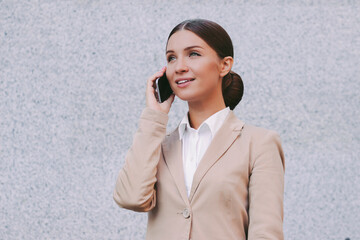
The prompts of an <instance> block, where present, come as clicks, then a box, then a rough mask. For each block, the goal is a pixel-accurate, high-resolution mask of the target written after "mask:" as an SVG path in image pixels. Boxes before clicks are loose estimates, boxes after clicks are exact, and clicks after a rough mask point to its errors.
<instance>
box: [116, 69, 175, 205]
mask: <svg viewBox="0 0 360 240" xmlns="http://www.w3.org/2000/svg"><path fill="white" fill-rule="evenodd" d="M165 69H166V68H165V67H164V68H163V69H161V70H160V71H159V72H157V73H155V74H154V75H153V76H151V77H150V78H149V79H148V81H147V88H146V105H147V107H146V108H145V109H144V110H143V112H142V114H141V117H140V121H139V127H138V130H137V132H136V133H135V136H134V139H133V143H132V146H131V148H130V150H129V151H128V153H127V155H126V158H125V165H124V167H123V168H122V169H121V170H120V172H119V175H118V177H117V180H116V185H115V189H114V193H113V198H114V200H115V202H116V203H117V204H118V205H119V206H120V207H123V208H127V209H130V210H134V211H141V212H146V211H149V210H151V209H152V208H153V207H154V206H155V204H156V191H155V188H154V186H155V183H156V173H157V165H158V163H159V160H160V157H161V142H162V141H163V139H164V137H165V134H166V124H167V121H168V112H169V110H170V106H171V104H172V102H173V101H174V96H171V97H170V98H169V99H168V100H167V101H165V102H164V103H161V104H160V103H158V102H157V101H156V98H155V95H154V88H153V85H154V81H155V79H156V78H158V77H160V76H161V75H162V74H164V72H165Z"/></svg>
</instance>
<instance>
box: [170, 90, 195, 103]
mask: <svg viewBox="0 0 360 240" xmlns="http://www.w3.org/2000/svg"><path fill="white" fill-rule="evenodd" d="M175 95H176V96H177V97H178V98H180V99H181V100H183V101H186V102H192V101H196V99H199V96H197V94H191V93H184V92H178V93H175Z"/></svg>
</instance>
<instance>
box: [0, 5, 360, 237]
mask: <svg viewBox="0 0 360 240" xmlns="http://www.w3.org/2000/svg"><path fill="white" fill-rule="evenodd" d="M195 2H196V1H181V2H180V1H160V0H158V1H155V0H154V1H132V2H130V1H115V2H114V1H105V0H104V1H100V0H99V1H90V0H78V1H75V0H74V1H42V0H38V1H36V0H29V1H11V0H8V1H7V0H0V216H1V218H0V239H143V238H144V234H145V230H146V214H141V213H133V212H130V211H126V210H123V209H120V208H118V207H117V206H116V204H115V203H114V201H113V199H112V190H113V187H114V183H115V179H116V176H117V173H118V171H119V169H120V168H121V166H122V165H123V163H124V156H125V154H126V151H127V149H128V148H129V146H130V144H131V141H132V136H133V134H134V132H135V131H136V127H137V122H138V117H139V115H140V113H141V110H142V109H143V107H144V106H145V96H144V91H145V82H146V79H147V78H148V77H149V76H150V75H152V74H153V73H154V72H156V71H157V70H159V69H160V68H161V67H162V66H163V65H164V64H165V63H166V61H165V53H164V49H165V43H166V38H167V35H168V34H169V32H170V30H171V29H172V27H174V26H175V25H176V24H177V23H179V22H180V21H182V20H185V19H187V18H197V17H201V18H207V19H210V20H214V21H216V22H218V23H219V24H220V25H222V26H223V27H224V28H225V29H226V30H227V31H228V33H229V34H230V36H231V37H232V40H233V43H234V47H235V65H234V67H233V70H234V71H236V72H238V73H239V74H240V75H241V76H242V77H243V80H244V82H245V94H244V98H243V101H242V102H241V104H240V105H239V106H238V107H237V109H236V111H235V113H236V114H237V116H239V117H240V118H241V119H243V120H244V121H245V122H247V123H251V124H255V125H259V126H262V127H266V128H270V129H274V130H276V131H278V132H279V133H280V134H281V137H282V141H283V147H284V150H285V153H286V175H285V179H286V183H285V220H284V231H285V237H286V239H345V238H350V239H352V240H355V239H360V224H359V222H360V196H359V192H360V184H359V182H360V179H359V169H360V168H359V167H360V162H359V160H360V159H359V156H360V148H359V145H360V144H359V143H360V137H359V136H360V121H359V119H360V112H359V104H360V97H359V93H358V91H359V89H360V79H359V73H360V64H359V63H360V62H359V59H360V17H359V16H360V14H359V12H360V2H359V1H357V0H353V1H351V0H348V1H325V0H323V1H311V0H303V1H286V0H283V1H280V0H279V1H230V0H229V1H224V2H223V3H221V1H216V0H211V1H200V2H199V3H195ZM185 112H186V104H185V103H183V102H181V101H180V100H179V99H177V100H176V101H175V103H174V106H173V108H172V110H171V112H170V117H171V119H170V122H169V129H173V128H174V127H176V125H177V123H178V122H179V121H180V119H181V117H182V116H183V114H185Z"/></svg>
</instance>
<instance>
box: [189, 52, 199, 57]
mask: <svg viewBox="0 0 360 240" xmlns="http://www.w3.org/2000/svg"><path fill="white" fill-rule="evenodd" d="M190 56H201V55H200V54H199V53H197V52H191V53H190Z"/></svg>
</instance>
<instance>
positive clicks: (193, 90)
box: [166, 30, 222, 102]
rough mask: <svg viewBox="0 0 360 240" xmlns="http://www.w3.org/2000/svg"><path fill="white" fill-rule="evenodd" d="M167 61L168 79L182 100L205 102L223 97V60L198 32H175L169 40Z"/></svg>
mask: <svg viewBox="0 0 360 240" xmlns="http://www.w3.org/2000/svg"><path fill="white" fill-rule="evenodd" d="M166 59H167V62H168V64H167V69H166V76H167V78H168V80H169V82H170V86H171V88H172V89H173V91H174V93H175V95H176V96H178V97H179V98H181V99H182V100H185V101H188V102H192V101H194V102H197V101H206V99H209V98H212V97H214V96H215V95H218V94H222V91H221V77H220V69H221V67H220V63H221V59H220V58H219V57H218V55H217V54H216V52H215V51H214V50H213V49H212V48H211V47H210V46H209V45H208V44H207V43H206V42H205V41H204V40H202V39H201V38H200V37H198V36H197V35H196V34H195V33H193V32H191V31H188V30H180V31H178V32H176V33H174V34H173V35H172V36H171V37H170V39H169V41H168V45H167V49H166ZM221 96H222V95H221Z"/></svg>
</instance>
